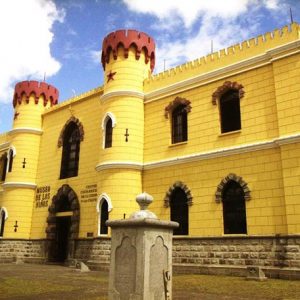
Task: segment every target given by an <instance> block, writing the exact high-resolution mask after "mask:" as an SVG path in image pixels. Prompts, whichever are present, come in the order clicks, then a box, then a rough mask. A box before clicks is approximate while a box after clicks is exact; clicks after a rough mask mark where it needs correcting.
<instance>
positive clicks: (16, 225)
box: [14, 221, 19, 232]
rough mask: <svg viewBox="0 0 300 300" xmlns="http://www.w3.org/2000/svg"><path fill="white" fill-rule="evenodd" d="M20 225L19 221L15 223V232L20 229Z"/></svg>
mask: <svg viewBox="0 0 300 300" xmlns="http://www.w3.org/2000/svg"><path fill="white" fill-rule="evenodd" d="M18 227H19V226H18V221H16V224H15V225H14V228H15V229H14V232H17V231H18Z"/></svg>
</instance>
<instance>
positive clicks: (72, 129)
mask: <svg viewBox="0 0 300 300" xmlns="http://www.w3.org/2000/svg"><path fill="white" fill-rule="evenodd" d="M79 151H80V131H79V128H78V126H77V124H76V123H75V122H70V123H69V124H68V126H67V127H66V128H65V132H64V135H63V150H62V159H61V168H60V178H61V179H63V178H69V177H74V176H77V175H78V164H79Z"/></svg>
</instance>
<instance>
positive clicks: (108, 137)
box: [104, 118, 113, 148]
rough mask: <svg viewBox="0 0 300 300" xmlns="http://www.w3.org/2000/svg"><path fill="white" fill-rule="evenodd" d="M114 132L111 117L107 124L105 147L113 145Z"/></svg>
mask: <svg viewBox="0 0 300 300" xmlns="http://www.w3.org/2000/svg"><path fill="white" fill-rule="evenodd" d="M112 134H113V127H112V120H111V118H109V119H108V120H107V122H106V125H105V145H104V148H110V147H111V146H112Z"/></svg>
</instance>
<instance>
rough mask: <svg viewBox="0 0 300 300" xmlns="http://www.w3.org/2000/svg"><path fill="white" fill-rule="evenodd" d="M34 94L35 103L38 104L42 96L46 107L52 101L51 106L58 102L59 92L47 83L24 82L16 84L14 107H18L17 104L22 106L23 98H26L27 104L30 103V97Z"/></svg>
mask: <svg viewBox="0 0 300 300" xmlns="http://www.w3.org/2000/svg"><path fill="white" fill-rule="evenodd" d="M31 94H34V96H35V103H36V104H38V101H39V98H40V96H41V95H43V96H44V106H46V105H47V103H48V101H50V103H51V106H53V105H55V104H57V102H58V95H59V92H58V90H57V89H56V88H55V87H54V86H52V85H50V84H47V83H45V82H38V81H22V82H19V83H17V84H16V86H15V94H14V99H13V106H14V107H16V105H17V103H19V104H21V101H22V96H23V95H25V96H26V102H27V103H28V102H29V96H30V95H31Z"/></svg>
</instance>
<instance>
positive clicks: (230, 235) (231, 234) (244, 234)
mask: <svg viewBox="0 0 300 300" xmlns="http://www.w3.org/2000/svg"><path fill="white" fill-rule="evenodd" d="M222 236H223V237H225V236H226V237H227V236H228V237H239V236H240V237H243V236H248V234H247V233H223V234H222Z"/></svg>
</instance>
